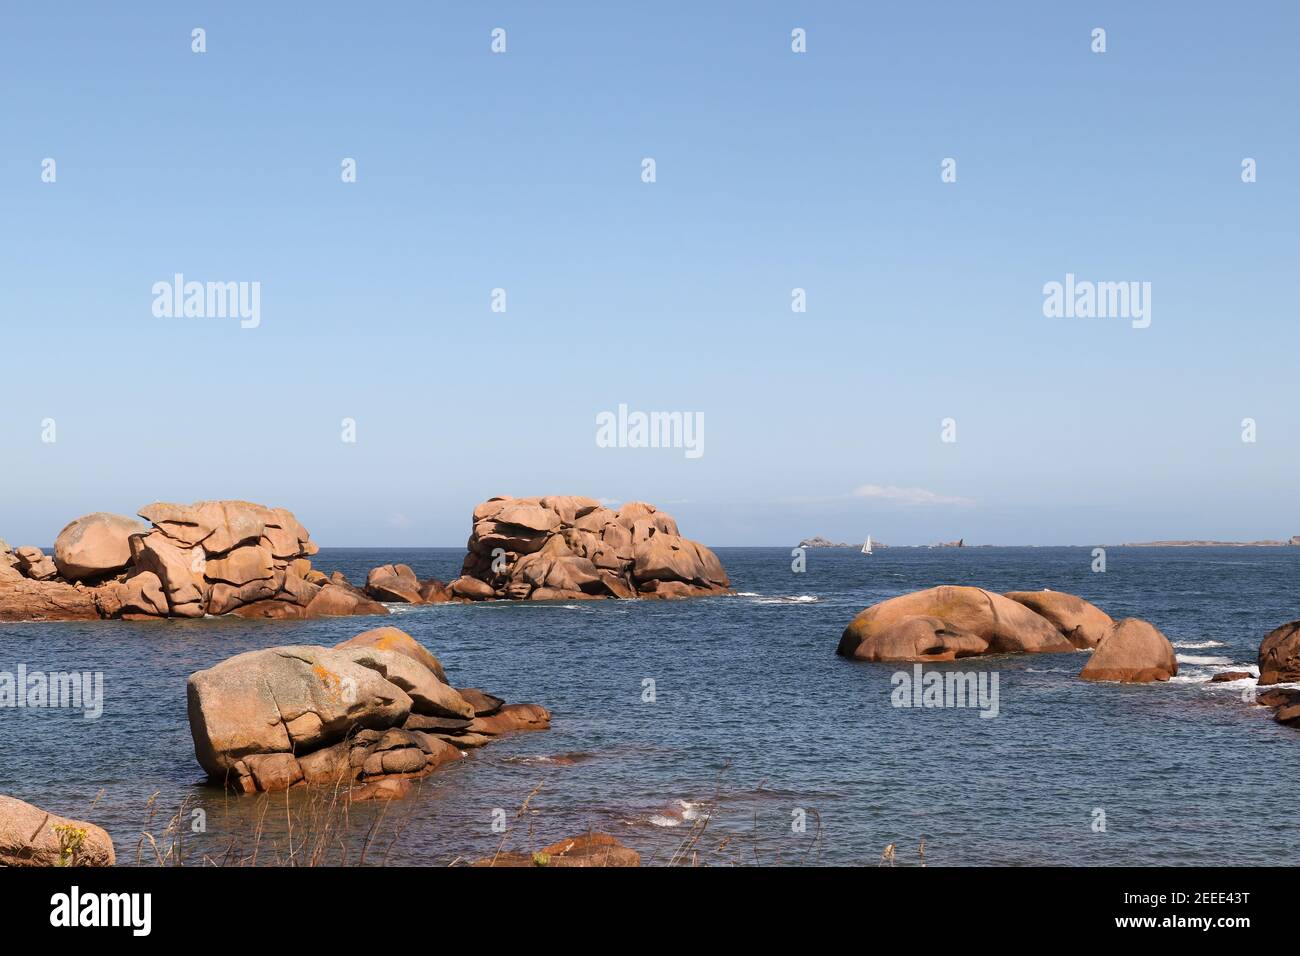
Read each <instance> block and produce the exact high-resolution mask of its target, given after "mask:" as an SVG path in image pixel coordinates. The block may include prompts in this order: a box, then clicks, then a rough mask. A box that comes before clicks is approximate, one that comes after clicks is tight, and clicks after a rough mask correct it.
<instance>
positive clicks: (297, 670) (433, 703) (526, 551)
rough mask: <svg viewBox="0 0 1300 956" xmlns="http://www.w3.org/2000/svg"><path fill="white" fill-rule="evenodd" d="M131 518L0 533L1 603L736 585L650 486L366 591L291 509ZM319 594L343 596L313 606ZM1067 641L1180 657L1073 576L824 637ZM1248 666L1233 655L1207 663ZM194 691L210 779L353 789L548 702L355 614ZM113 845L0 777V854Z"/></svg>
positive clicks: (1120, 671) (1056, 648)
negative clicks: (465, 683)
mask: <svg viewBox="0 0 1300 956" xmlns="http://www.w3.org/2000/svg"><path fill="white" fill-rule="evenodd" d="M141 516H142V517H143V518H145V519H146V520H148V521H149V522H150V525H151V527H147V526H145V525H143V524H140V523H139V522H135V521H133V520H132V519H127V518H121V517H120V516H113V515H90V516H87V517H86V518H82V519H78V521H76V522H73V523H72V524H70V525H69V526H68V527H67V528H65V529H64V532H63V533H61V534H60V536H59V540H58V541H57V542H56V545H55V548H54V554H53V555H52V556H50V555H45V554H43V553H41V552H39V551H38V550H36V549H31V548H20V549H18V550H17V551H9V550H8V549H7V548H5V549H3V550H2V551H0V608H4V607H6V606H8V607H14V606H16V605H15V604H14V599H12V598H4V597H3V595H5V594H11V595H12V594H18V595H26V596H28V597H29V598H30V599H31V600H33V601H41V602H44V603H43V605H41V606H43V607H46V608H49V609H51V613H55V614H64V615H72V616H71V617H63V618H58V619H91V618H92V617H93V618H99V617H105V616H108V617H117V618H122V619H131V620H138V619H145V618H162V617H187V618H193V617H198V616H201V615H207V614H212V613H233V614H239V615H241V616H250V617H291V616H298V617H312V616H322V615H324V614H330V613H387V610H386V608H384V606H383V604H382V603H378V602H381V601H383V602H389V603H393V602H406V603H413V604H419V603H441V602H447V601H459V602H469V601H475V600H534V601H540V600H565V601H569V600H577V599H583V600H590V599H602V598H652V599H658V598H666V597H689V596H699V595H708V594H719V593H728V590H729V588H730V581H729V579H728V578H727V575H726V572H725V571H724V570H723V569H722V566H721V563H720V562H718V560H717V558H716V556H714V555H713V552H712V551H710V550H709V549H707V548H705V547H703V546H702V545H699V544H697V543H695V542H692V541H690V540H689V539H685V538H682V537H681V536H680V533H679V532H678V529H677V526H676V523H675V522H674V521H673V520H672V518H671V517H670V516H668V515H665V514H664V513H662V512H659V511H658V510H657V509H655V508H654V506H652V505H647V504H644V503H632V504H628V505H624V506H623V507H622V508H620V509H618V510H617V511H613V510H610V509H606V508H603V507H602V506H601V505H600V504H599V503H597V502H595V501H593V500H591V499H581V498H563V499H558V498H536V499H513V498H494V499H490V500H489V501H487V502H484V503H483V504H481V505H480V506H479V507H478V508H476V509H475V514H474V522H473V533H472V535H471V537H470V540H469V548H468V551H469V553H468V554H467V556H466V558H465V561H464V564H463V568H462V572H463V573H462V575H461V577H459V578H457V579H455V580H453V581H452V582H450V583H447V584H444V583H443V582H440V581H436V580H425V581H421V580H419V579H418V578H416V576H415V575H414V573H413V572H412V571H411V569H410V568H409V567H407V566H405V565H384V566H381V567H378V568H375V569H374V570H372V571H371V572H370V574H369V575H368V577H367V581H366V584H365V586H364V588H361V587H355V586H353V585H351V584H350V583H349V582H348V581H347V580H346V578H344V577H343V576H342V575H341V574H337V573H336V574H334V575H332V576H326V575H325V574H324V573H323V572H321V571H318V570H316V569H314V568H312V567H311V563H310V556H312V555H314V554H316V553H317V552H316V547H315V545H314V544H313V543H312V542H311V540H310V536H309V535H308V534H307V532H306V529H304V528H302V526H301V525H299V524H298V523H297V521H296V519H294V518H293V515H292V513H290V512H287V511H284V510H283V509H269V508H265V507H263V506H260V505H253V504H249V503H247V502H232V501H222V502H201V503H198V504H196V505H191V506H176V505H164V504H158V505H151V506H148V507H147V508H145V509H142V510H141ZM141 578H144V580H143V581H142V580H141ZM70 594H71V595H75V597H72V596H69V595H70ZM331 595H333V596H331ZM5 601H8V602H9V603H8V604H6V603H5ZM322 602H325V603H327V604H328V605H329V606H331V607H332V608H336V609H342V608H349V609H352V610H337V611H322V610H320V608H321V605H322ZM88 607H89V610H88V609H87V608H88ZM287 608H293V609H296V610H286V609H287ZM313 608H315V609H316V610H314V611H313ZM370 608H378V611H371V610H370ZM106 609H108V610H111V612H112V613H109V614H105V613H104V612H105V610H106ZM358 609H359V610H358ZM83 615H84V618H83ZM1074 651H1089V652H1090V653H1089V656H1088V659H1087V661H1086V663H1085V664H1084V666H1083V667H1082V669H1081V671H1080V672H1079V675H1078V676H1079V678H1080V679H1083V680H1088V681H1094V682H1120V683H1153V682H1164V681H1168V680H1169V679H1170V678H1171V677H1174V676H1176V675H1177V674H1178V661H1177V657H1176V654H1175V650H1174V647H1173V645H1172V643H1171V642H1170V641H1169V640H1168V638H1166V637H1165V635H1163V634H1162V633H1161V632H1160V631H1159V630H1158V629H1157V628H1156V627H1155V626H1154V625H1152V624H1151V623H1149V622H1146V621H1143V620H1140V619H1137V618H1125V619H1123V620H1119V621H1116V620H1114V619H1113V618H1112V617H1111V616H1110V615H1109V614H1107V613H1106V612H1105V611H1103V610H1102V609H1101V608H1099V607H1097V606H1096V605H1094V604H1092V603H1090V602H1088V601H1086V600H1084V599H1082V598H1080V597H1078V596H1076V595H1072V594H1067V593H1064V592H1058V591H1051V590H1041V591H1011V592H1007V593H1005V594H999V593H996V592H992V591H987V590H984V589H981V588H976V587H968V586H955V585H941V586H938V587H933V588H929V589H926V590H921V591H915V592H910V593H905V594H900V595H898V596H896V597H893V598H890V599H888V600H885V601H881V602H879V603H877V604H874V605H871V606H870V607H867V608H865V609H864V610H863V611H861V612H860V613H858V614H857V615H856V616H855V617H854V618H853V619H852V620H851V621H850V622H849V623H848V625H847V626H846V627H845V629H844V631H843V633H842V634H841V636H840V641H839V645H838V647H837V650H836V653H837V654H839V655H840V656H842V657H846V658H850V659H852V660H855V661H861V662H914V663H925V662H949V661H957V660H961V659H965V658H971V657H985V656H990V655H997V654H1038V653H1067V652H1074ZM1250 676H1251V675H1250V674H1248V673H1246V672H1244V671H1236V672H1227V673H1221V674H1219V675H1217V676H1216V677H1215V678H1214V679H1215V680H1224V681H1227V680H1237V679H1244V678H1249V677H1250ZM1257 684H1258V687H1259V688H1260V690H1261V691H1262V692H1261V693H1259V694H1258V695H1257V696H1256V695H1255V694H1254V693H1253V691H1254V688H1251V692H1249V693H1243V698H1244V699H1247V700H1252V701H1254V702H1256V703H1258V704H1260V705H1263V706H1267V707H1270V708H1272V709H1273V717H1274V720H1276V721H1277V722H1278V723H1279V724H1282V725H1285V726H1289V727H1294V728H1297V729H1300V686H1298V685H1300V620H1297V621H1292V622H1289V623H1287V624H1284V625H1282V626H1280V627H1278V628H1275V629H1274V630H1273V631H1271V632H1269V633H1268V634H1267V635H1266V636H1265V637H1264V639H1263V641H1262V642H1261V644H1260V648H1259V677H1258V682H1257ZM186 699H187V716H188V721H189V726H190V731H191V736H192V738H193V743H194V754H195V758H196V760H197V762H198V764H199V766H200V767H202V769H203V771H204V773H205V774H206V776H207V779H208V782H209V783H210V784H211V785H213V786H216V787H220V788H224V789H226V790H229V791H233V792H234V793H236V794H257V793H268V792H281V791H286V790H289V789H293V788H301V787H313V786H314V787H325V788H331V790H332V792H335V793H341V794H343V798H344V799H345V800H346V801H347V802H348V803H351V802H354V801H368V800H388V799H394V798H402V797H405V796H407V795H409V794H410V793H411V792H412V790H413V781H416V780H418V779H420V778H423V777H426V776H428V775H429V774H432V773H434V772H436V771H437V770H439V769H440V768H442V767H444V766H449V765H452V764H456V763H459V762H461V761H464V760H467V759H471V754H472V753H473V752H474V751H476V750H477V749H478V748H480V747H483V746H486V745H488V744H490V743H492V742H493V741H495V740H497V739H498V738H501V737H504V736H507V735H510V734H513V733H518V732H528V731H543V730H547V729H549V727H550V726H551V719H552V715H551V712H550V711H549V710H548V709H547V708H546V707H545V706H542V705H540V704H531V703H506V701H505V700H504V699H503V698H502V697H499V696H497V695H496V694H493V693H489V692H486V691H483V690H480V689H478V688H474V687H464V688H458V687H453V686H452V685H451V684H450V683H449V682H448V680H447V676H446V672H445V670H444V668H443V666H442V663H441V661H440V660H439V659H438V657H437V656H436V655H435V654H433V653H432V652H431V651H430V650H429V649H427V648H426V647H424V646H423V645H422V644H420V643H419V642H418V641H416V640H415V639H414V638H413V637H411V635H410V634H408V633H406V632H405V631H402V630H399V629H398V628H395V627H377V628H373V629H370V630H366V631H362V632H361V633H358V634H356V635H355V636H353V637H351V638H349V639H347V640H345V641H343V642H341V643H339V644H336V645H334V646H332V647H324V646H318V645H284V646H276V647H270V648H264V649H260V650H253V651H249V652H246V653H242V654H238V655H235V656H233V657H230V658H227V659H226V660H223V661H220V662H219V663H217V664H215V665H213V666H212V667H208V668H205V669H203V670H199V671H197V672H195V673H194V674H192V675H190V677H189V680H188V683H187V687H186ZM114 860H115V856H114V849H113V843H112V839H111V838H110V836H109V835H108V834H107V833H106V832H105V831H104V830H103V829H101V828H100V827H97V826H95V825H94V824H91V823H87V822H85V821H81V820H75V819H70V818H64V817H59V816H55V815H53V814H49V813H47V812H45V811H43V810H40V809H39V808H37V807H34V806H32V805H30V804H27V803H24V802H23V801H20V800H16V799H14V798H11V797H4V796H0V865H9V866H65V865H91V866H103V865H112V864H113V863H114ZM639 863H640V857H639V855H638V854H637V853H636V851H635V850H632V849H630V848H628V847H625V846H623V845H622V844H620V843H619V842H618V841H617V840H616V839H615V838H614V837H612V836H609V835H608V834H601V833H589V834H585V835H581V836H577V837H573V838H570V839H568V840H563V841H560V842H558V843H555V844H552V845H550V846H547V847H543V848H542V849H540V850H537V851H536V852H532V853H520V852H499V853H498V854H496V855H495V856H493V857H490V858H486V859H481V860H479V861H477V862H476V863H474V864H473V865H475V866H556V867H569V866H636V865H639Z"/></svg>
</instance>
